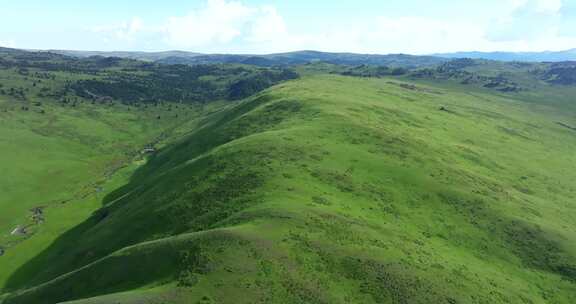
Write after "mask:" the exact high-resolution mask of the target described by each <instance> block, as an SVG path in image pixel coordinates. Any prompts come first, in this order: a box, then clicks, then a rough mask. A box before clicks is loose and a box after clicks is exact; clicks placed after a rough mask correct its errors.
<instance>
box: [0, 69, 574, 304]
mask: <svg viewBox="0 0 576 304" xmlns="http://www.w3.org/2000/svg"><path fill="white" fill-rule="evenodd" d="M506 96H507V95H502V94H500V95H496V94H493V93H491V92H489V91H482V90H479V91H475V92H468V91H466V90H463V89H462V87H457V86H451V87H445V86H428V85H426V84H420V83H416V84H415V86H405V85H400V83H399V82H398V80H394V79H359V78H350V77H342V76H308V77H305V78H303V79H301V80H297V81H291V82H289V83H284V84H281V85H278V86H276V87H274V88H272V89H269V90H267V91H265V92H263V93H261V94H258V95H256V96H254V97H252V98H249V99H247V100H245V101H243V102H241V103H239V104H236V105H230V106H226V107H224V108H223V109H222V110H216V111H213V112H212V113H210V114H207V115H206V116H205V117H204V118H203V119H202V120H201V122H200V124H199V126H198V127H195V126H194V125H187V126H182V127H181V129H180V130H181V133H180V134H181V135H183V136H182V137H180V139H178V140H175V141H172V143H170V144H167V145H166V146H165V147H164V148H163V149H162V150H161V151H159V152H158V153H157V154H156V155H155V156H154V157H152V158H151V159H149V161H148V162H147V163H146V164H144V165H143V166H140V167H139V168H138V169H136V170H135V171H134V172H133V174H132V173H129V172H130V171H126V172H127V173H126V174H129V175H130V177H129V181H128V182H127V183H126V184H125V185H123V186H121V187H118V188H117V189H116V190H114V191H112V192H110V193H109V194H107V195H106V196H105V197H104V198H102V204H103V205H104V207H103V208H102V209H100V210H99V211H97V212H95V213H94V214H93V215H92V216H90V217H89V218H87V219H86V220H82V221H81V220H78V219H74V221H77V222H78V224H77V225H76V226H75V227H73V228H71V229H69V230H68V231H66V232H64V233H63V234H62V235H60V236H59V237H57V235H58V234H59V232H55V233H54V234H52V235H53V236H52V238H53V239H54V241H53V242H52V243H51V244H50V245H49V246H44V245H43V246H44V247H43V249H42V251H41V252H39V253H38V254H37V255H36V256H34V257H32V258H29V257H30V256H31V255H27V256H26V257H24V258H22V260H27V261H26V263H22V262H19V265H18V268H17V269H14V270H13V271H12V270H11V271H10V276H9V277H8V278H7V279H5V280H4V282H5V283H3V284H2V286H3V291H4V292H5V293H6V294H5V298H4V302H3V304H9V303H10V304H11V303H57V302H62V301H71V300H79V301H75V302H73V303H77V304H78V303H110V302H118V303H166V302H168V303H574V302H575V301H576V283H575V282H576V263H575V262H574V261H576V246H575V245H574V244H576V242H575V241H576V232H575V231H576V230H575V228H576V227H575V224H574V221H573V218H574V216H575V212H576V211H575V209H574V198H575V197H576V187H575V186H574V184H573V182H572V181H573V180H574V179H575V178H576V171H574V170H572V165H573V164H574V163H576V156H575V155H574V153H573V151H574V149H575V148H576V132H574V131H573V130H570V129H568V128H565V127H562V126H560V125H558V124H557V122H558V121H562V122H565V123H566V124H569V125H576V120H574V116H573V115H571V112H570V111H569V110H566V109H570V107H568V106H566V105H565V104H563V103H545V102H542V103H540V104H534V103H527V102H524V101H522V100H521V99H522V98H520V97H519V96H517V95H509V96H511V98H510V97H506ZM562 106H566V108H562ZM441 108H443V109H444V110H440V109H441ZM186 129H190V133H187V131H186ZM117 178H118V182H112V185H122V184H123V182H122V178H123V177H122V176H119V177H117ZM95 199H96V198H94V199H93V200H95ZM93 200H92V199H91V200H90V201H91V202H92V203H87V204H94V205H96V204H97V203H96V201H93ZM74 208H79V209H81V208H83V207H80V206H76V207H74ZM89 209H90V208H89V207H86V209H85V210H84V211H78V212H79V213H81V214H83V216H80V217H79V218H83V217H84V216H86V215H87V213H88V211H89ZM52 212H55V213H56V212H58V211H57V209H54V211H52ZM62 216H69V214H68V213H67V212H66V215H65V214H63V215H62ZM74 221H72V222H69V223H70V225H72V224H73V222H74ZM38 235H40V234H38ZM32 241H33V239H31V240H30V242H32ZM27 242H28V241H26V242H23V243H21V244H22V245H19V246H33V245H27ZM43 244H46V242H43ZM35 250H37V249H35ZM22 251H27V249H25V247H22ZM5 258H6V257H0V263H4V260H5ZM0 267H2V265H0ZM2 269H4V268H2ZM81 299H87V300H81Z"/></svg>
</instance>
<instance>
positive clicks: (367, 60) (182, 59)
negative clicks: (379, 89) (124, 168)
mask: <svg viewBox="0 0 576 304" xmlns="http://www.w3.org/2000/svg"><path fill="white" fill-rule="evenodd" d="M47 52H51V53H56V54H62V55H67V56H73V57H79V58H85V57H91V56H103V57H120V58H129V59H137V60H145V61H155V62H158V63H164V64H188V65H196V64H212V63H237V64H250V65H256V66H289V65H300V64H307V63H314V62H327V63H333V64H347V65H362V64H367V65H386V66H392V67H405V68H414V67H421V66H431V65H435V64H439V63H442V62H445V61H446V59H444V58H439V57H432V56H414V55H405V54H390V55H371V54H353V53H327V52H318V51H298V52H288V53H278V54H267V55H253V54H201V53H194V52H185V51H166V52H95V51H67V50H48V51H47Z"/></svg>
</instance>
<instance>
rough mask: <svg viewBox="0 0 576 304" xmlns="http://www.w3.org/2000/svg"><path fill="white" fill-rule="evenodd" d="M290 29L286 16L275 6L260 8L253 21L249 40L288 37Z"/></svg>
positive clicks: (260, 40) (271, 39)
mask: <svg viewBox="0 0 576 304" xmlns="http://www.w3.org/2000/svg"><path fill="white" fill-rule="evenodd" d="M287 34H288V30H287V28H286V22H285V21H284V18H283V17H282V16H280V15H279V14H278V11H277V10H276V8H275V7H273V6H265V7H263V8H261V9H260V12H259V15H258V16H257V17H256V18H255V20H254V21H253V22H252V25H251V29H250V34H249V37H248V40H250V41H254V42H267V41H274V40H278V39H282V38H286V35H287Z"/></svg>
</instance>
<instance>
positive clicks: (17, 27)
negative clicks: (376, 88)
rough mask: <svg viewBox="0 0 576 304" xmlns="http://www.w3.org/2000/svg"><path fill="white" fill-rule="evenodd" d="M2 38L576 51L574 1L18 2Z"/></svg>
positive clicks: (2, 17)
mask: <svg viewBox="0 0 576 304" xmlns="http://www.w3.org/2000/svg"><path fill="white" fill-rule="evenodd" d="M0 45H2V46H8V47H18V48H29V49H76V50H103V51H111V50H127V51H134V50H144V51H158V50H172V49H179V50H188V51H196V52H206V53H214V52H217V53H270V52H282V51H293V50H302V49H315V50H322V51H338V52H340V51H349V52H363V53H382V54H383V53H412V54H426V53H435V52H453V51H470V50H480V51H496V50H499V51H542V50H562V49H569V48H576V0H466V1H463V0H402V1H386V0H379V1H377V0H332V1H327V0H313V1H312V0H307V1H304V0H289V1H287V0H285V1H273V0H163V1H142V0H140V1H135V0H122V1H119V0H114V1H113V0H99V1H78V0H76V1H72V0H51V1H46V0H19V1H2V3H0Z"/></svg>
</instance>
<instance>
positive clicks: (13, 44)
mask: <svg viewBox="0 0 576 304" xmlns="http://www.w3.org/2000/svg"><path fill="white" fill-rule="evenodd" d="M0 47H6V48H15V47H16V42H14V40H0Z"/></svg>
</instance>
